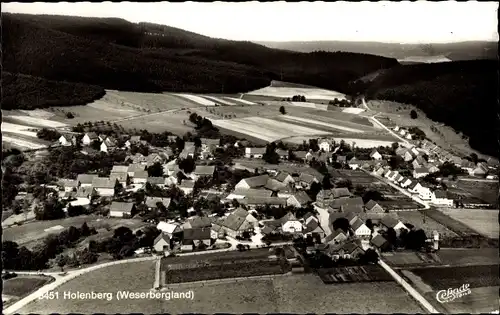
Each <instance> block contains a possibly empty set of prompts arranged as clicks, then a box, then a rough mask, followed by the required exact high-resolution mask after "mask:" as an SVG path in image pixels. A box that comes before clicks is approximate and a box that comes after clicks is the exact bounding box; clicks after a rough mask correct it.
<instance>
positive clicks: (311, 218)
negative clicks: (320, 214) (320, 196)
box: [302, 212, 319, 224]
mask: <svg viewBox="0 0 500 315" xmlns="http://www.w3.org/2000/svg"><path fill="white" fill-rule="evenodd" d="M302 219H303V220H304V223H305V224H308V223H309V222H311V221H316V222H318V223H319V219H318V218H316V216H315V215H314V214H313V213H311V212H308V213H306V214H305V215H304V217H303V218H302Z"/></svg>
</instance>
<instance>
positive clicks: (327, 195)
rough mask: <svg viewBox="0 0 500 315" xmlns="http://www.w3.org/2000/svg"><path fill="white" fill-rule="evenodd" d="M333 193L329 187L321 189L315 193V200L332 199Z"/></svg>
mask: <svg viewBox="0 0 500 315" xmlns="http://www.w3.org/2000/svg"><path fill="white" fill-rule="evenodd" d="M332 198H333V193H332V191H331V190H330V189H321V190H320V191H319V193H318V194H317V195H316V200H324V199H332Z"/></svg>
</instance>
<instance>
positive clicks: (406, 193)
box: [361, 169, 430, 209]
mask: <svg viewBox="0 0 500 315" xmlns="http://www.w3.org/2000/svg"><path fill="white" fill-rule="evenodd" d="M361 170H362V171H363V172H365V173H367V174H370V175H371V176H373V177H375V178H377V179H378V180H380V181H383V182H384V183H386V184H388V185H390V186H391V187H392V188H394V189H397V190H398V191H399V192H400V193H402V194H403V195H405V196H407V197H409V198H411V199H412V200H414V201H415V202H418V203H419V204H421V205H422V206H424V207H425V209H429V208H430V206H429V204H428V203H427V202H426V201H423V200H422V199H420V198H418V197H416V196H414V195H412V194H411V193H410V192H409V191H408V190H406V189H404V188H402V187H399V186H398V185H396V184H394V183H393V182H391V181H390V180H389V179H387V178H385V177H382V176H378V175H376V174H373V173H372V172H369V171H367V170H364V169H361Z"/></svg>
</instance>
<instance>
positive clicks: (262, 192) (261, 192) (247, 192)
mask: <svg viewBox="0 0 500 315" xmlns="http://www.w3.org/2000/svg"><path fill="white" fill-rule="evenodd" d="M232 194H234V195H241V196H245V197H247V198H248V197H271V195H272V194H273V192H272V191H270V190H267V189H252V188H250V189H236V190H235V191H233V192H232Z"/></svg>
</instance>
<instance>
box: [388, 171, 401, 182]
mask: <svg viewBox="0 0 500 315" xmlns="http://www.w3.org/2000/svg"><path fill="white" fill-rule="evenodd" d="M398 175H399V172H398V171H391V172H390V173H388V174H387V176H386V177H387V179H388V180H390V181H394V180H395V179H396V177H397V176H398Z"/></svg>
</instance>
